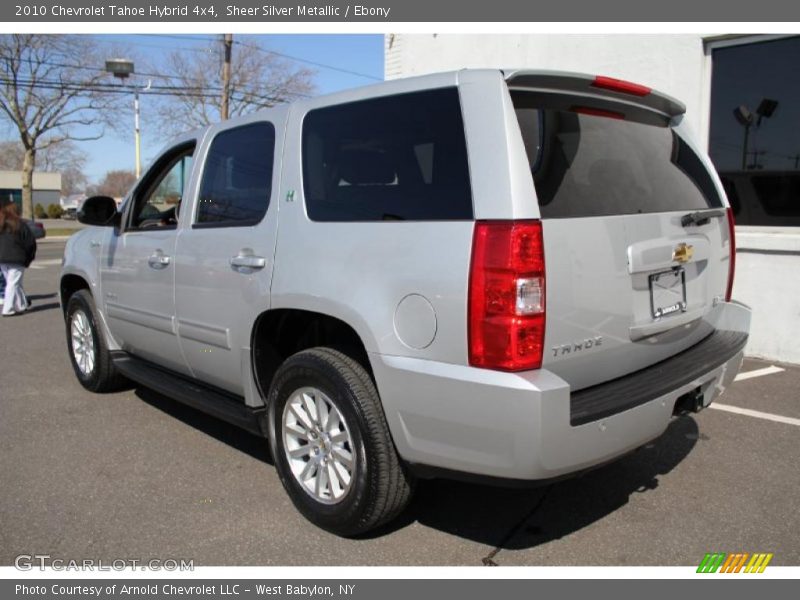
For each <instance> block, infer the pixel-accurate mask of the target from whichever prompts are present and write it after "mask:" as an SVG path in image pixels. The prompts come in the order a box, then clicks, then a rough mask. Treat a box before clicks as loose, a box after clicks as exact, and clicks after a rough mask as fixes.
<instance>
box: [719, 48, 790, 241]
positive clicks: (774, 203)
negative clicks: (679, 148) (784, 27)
mask: <svg viewBox="0 0 800 600" xmlns="http://www.w3.org/2000/svg"><path fill="white" fill-rule="evenodd" d="M712 58H713V61H714V68H713V69H712V78H711V136H710V142H709V154H710V155H711V159H712V160H713V161H714V165H715V166H716V168H717V170H718V171H719V172H720V176H721V177H722V180H723V182H725V184H726V185H725V188H726V192H727V193H728V198H729V199H730V200H731V205H732V206H733V208H734V214H735V216H736V223H737V224H738V225H772V226H778V227H786V226H795V227H796V226H800V71H799V70H798V64H800V37H789V38H784V39H779V40H774V41H768V42H759V43H757V44H744V45H740V46H730V47H726V48H718V49H715V50H714V51H713V53H712ZM734 198H735V199H736V201H734Z"/></svg>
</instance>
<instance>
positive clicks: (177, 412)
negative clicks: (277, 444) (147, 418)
mask: <svg viewBox="0 0 800 600" xmlns="http://www.w3.org/2000/svg"><path fill="white" fill-rule="evenodd" d="M134 393H135V394H136V396H137V397H138V398H139V399H141V400H143V401H144V402H146V403H147V404H149V405H150V406H152V407H153V408H157V409H158V410H160V411H162V412H164V413H166V414H168V415H169V416H171V417H174V418H176V419H178V420H179V421H181V422H183V423H185V424H186V425H189V426H190V427H194V428H195V429H197V430H198V431H202V432H203V433H205V434H207V435H210V436H211V437H213V438H214V439H216V440H218V441H220V442H222V443H224V444H227V445H228V446H230V447H232V448H235V449H236V450H239V451H240V452H244V453H245V454H247V455H249V456H252V457H253V458H255V459H258V460H261V461H264V462H265V463H267V464H269V465H272V464H273V462H272V456H270V452H269V444H268V443H267V440H265V439H264V438H260V437H258V436H256V435H253V434H251V433H248V432H247V431H244V430H243V429H240V428H239V427H236V426H235V425H230V424H229V423H226V422H224V421H221V420H219V419H217V418H215V417H212V416H209V415H207V414H205V413H203V412H201V411H199V410H197V409H194V408H192V407H191V406H186V405H185V404H181V403H180V402H177V401H176V400H173V399H172V398H168V397H167V396H164V395H162V394H159V393H158V392H154V391H153V390H150V389H148V388H145V387H141V386H137V387H136V389H135V392H134Z"/></svg>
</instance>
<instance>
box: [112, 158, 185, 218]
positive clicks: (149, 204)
mask: <svg viewBox="0 0 800 600" xmlns="http://www.w3.org/2000/svg"><path fill="white" fill-rule="evenodd" d="M193 154H194V143H191V144H188V145H184V146H181V147H179V148H176V149H174V150H171V151H170V152H168V153H167V154H165V155H164V156H163V157H162V158H161V159H160V160H159V161H158V162H156V164H155V166H154V167H153V168H152V169H151V170H150V172H149V173H148V174H147V175H145V177H144V178H143V179H142V181H141V183H140V184H139V186H138V187H137V190H136V192H135V193H134V205H133V213H132V214H131V219H130V224H129V227H128V229H154V228H169V227H175V226H176V225H177V223H178V216H179V215H180V208H181V203H182V201H183V198H184V192H185V191H186V187H187V184H188V182H189V176H190V175H191V172H192V156H193Z"/></svg>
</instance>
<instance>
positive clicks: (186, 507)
mask: <svg viewBox="0 0 800 600" xmlns="http://www.w3.org/2000/svg"><path fill="white" fill-rule="evenodd" d="M62 249H63V242H57V241H51V242H43V243H41V244H40V246H39V254H38V259H37V262H36V263H34V265H33V268H31V269H30V270H29V271H28V272H27V273H26V275H25V287H26V290H27V292H28V294H29V295H30V296H31V298H32V299H33V301H34V307H33V310H32V311H31V312H30V313H28V314H25V315H23V316H19V317H12V318H6V319H1V320H0V340H2V344H1V345H0V348H1V349H2V350H1V351H2V354H1V356H2V363H0V364H2V369H0V564H2V565H10V564H13V561H14V558H15V557H16V556H17V555H19V554H49V555H51V557H53V558H61V559H84V558H95V559H97V558H102V559H104V560H106V561H111V560H115V559H120V558H136V559H141V560H144V559H150V558H160V559H162V560H163V559H168V558H172V559H180V558H182V559H187V560H188V559H193V560H194V562H195V565H318V564H319V565H477V566H480V565H493V564H497V565H692V564H695V565H696V564H698V563H699V562H700V560H701V559H702V557H703V556H704V554H705V553H706V552H741V551H743V552H749V553H754V552H772V553H774V555H775V556H774V558H773V560H772V563H771V564H773V565H798V564H800V536H798V535H797V532H798V531H799V530H800V504H799V503H798V492H799V491H800V468H798V458H800V427H799V426H798V424H797V421H796V420H797V419H798V418H800V394H798V389H800V367H796V366H795V367H792V366H789V365H780V366H782V367H783V368H784V369H785V370H783V371H781V372H779V373H775V374H770V375H765V376H762V377H756V378H751V379H747V380H744V381H739V382H736V383H734V384H733V385H732V386H731V387H730V388H729V389H728V391H727V392H726V393H725V395H724V396H723V397H722V398H720V399H719V400H718V403H719V404H724V405H728V406H734V407H739V408H746V409H750V410H755V411H762V412H767V413H772V414H777V415H781V416H784V417H792V418H794V419H795V421H794V422H791V421H790V422H786V423H784V422H775V421H771V420H766V419H763V418H758V417H754V416H746V415H741V414H736V413H731V412H727V411H722V410H711V409H709V410H705V411H703V412H702V413H700V414H698V415H693V416H687V417H681V418H678V419H675V420H674V421H673V422H672V424H671V425H670V426H669V428H668V430H667V431H666V433H665V434H664V435H663V436H662V437H660V438H659V439H658V440H656V441H655V442H653V443H652V444H650V445H648V446H647V447H645V448H642V449H640V450H638V451H637V452H635V453H633V454H631V455H629V456H627V457H625V458H623V459H622V460H619V461H617V462H615V463H613V464H611V465H609V466H606V467H604V468H601V469H598V470H595V471H592V472H590V473H588V474H586V475H584V476H582V477H579V478H575V479H571V480H567V481H564V482H561V483H558V484H554V485H551V486H549V487H545V488H540V489H533V490H508V489H500V488H492V487H484V486H479V485H472V484H465V483H456V482H449V481H423V482H420V484H419V486H418V488H417V493H416V496H415V499H414V501H413V502H412V504H411V506H410V507H409V508H408V510H406V511H405V513H404V514H403V515H401V517H400V518H399V519H397V520H396V521H395V522H394V523H392V524H390V525H389V526H387V527H385V528H383V529H382V530H380V531H377V532H375V533H373V534H371V535H369V536H367V537H364V538H361V539H356V540H344V539H340V538H337V537H335V536H333V535H330V534H328V533H326V532H324V531H321V530H319V529H317V528H316V527H314V526H312V525H311V524H309V523H308V522H306V521H305V520H304V519H303V518H302V517H301V516H300V515H299V513H298V512H297V511H296V510H295V509H294V507H293V506H292V504H291V502H290V501H289V499H288V497H287V496H286V494H285V493H284V491H283V488H282V487H281V484H280V482H279V480H278V477H277V475H276V473H275V470H274V468H273V467H272V466H271V459H270V457H269V453H268V450H267V448H266V443H265V442H264V441H263V440H261V439H259V438H256V437H254V436H250V435H249V434H246V433H243V432H242V431H240V430H238V429H236V428H235V427H232V426H228V425H226V424H223V423H220V422H218V421H215V420H214V419H212V418H210V417H207V416H205V415H203V414H201V413H199V412H196V411H194V410H192V409H190V408H187V407H184V406H182V405H180V404H178V403H176V402H174V401H172V400H170V399H168V398H165V397H163V396H161V395H159V394H156V393H154V392H151V391H149V390H146V389H144V388H139V389H132V390H129V391H124V392H119V393H114V394H107V395H94V394H91V393H89V392H87V391H85V390H84V389H83V388H82V387H81V386H80V385H79V384H78V382H77V380H76V379H75V377H74V375H73V373H72V369H71V366H70V363H69V359H68V356H67V350H66V342H65V334H64V325H63V320H62V315H61V312H60V310H59V308H58V299H57V296H56V291H57V279H58V272H59V264H60V260H59V258H60V256H61V252H62ZM770 364H772V363H765V362H763V361H756V360H747V361H746V363H745V366H744V368H743V371H753V370H757V369H762V368H765V367H767V366H769V365H770Z"/></svg>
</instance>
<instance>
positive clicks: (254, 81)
mask: <svg viewBox="0 0 800 600" xmlns="http://www.w3.org/2000/svg"><path fill="white" fill-rule="evenodd" d="M224 50H225V47H224V46H223V44H222V42H221V41H220V42H219V43H215V44H214V46H213V47H212V48H210V49H209V52H203V53H200V52H183V53H182V52H173V53H172V54H170V55H169V56H168V58H167V61H166V65H165V66H163V67H162V68H161V70H165V71H167V72H169V73H174V74H175V75H174V77H171V78H170V79H169V80H168V83H169V84H170V85H172V86H175V87H177V88H180V89H179V90H177V91H175V93H174V95H171V96H168V97H165V98H164V99H163V100H162V101H161V102H160V103H159V107H158V109H157V113H158V117H159V121H160V124H161V126H162V127H166V128H168V129H170V130H171V131H173V132H176V131H178V130H186V129H193V128H196V127H203V126H205V125H208V124H209V123H215V122H217V121H220V120H222V119H221V117H222V105H223V97H224V94H223V93H222V88H223V86H222V79H223V77H222V70H223V66H224V60H223V52H224ZM314 74H315V73H314V71H312V70H310V69H306V68H296V67H294V66H293V65H292V63H291V62H290V61H288V60H286V59H284V58H282V57H280V56H278V55H277V54H273V53H270V52H269V51H268V50H265V49H262V48H261V47H260V46H258V45H257V44H256V43H255V42H249V41H248V42H239V43H237V40H234V45H233V53H232V59H231V65H230V84H229V85H230V92H229V102H228V114H229V116H230V117H235V116H237V115H243V114H247V113H250V112H253V111H254V110H258V109H259V108H267V107H270V106H275V105H276V104H280V103H282V102H288V101H291V100H294V99H296V98H299V97H303V96H307V95H309V94H311V93H313V92H314V89H315V86H314V82H313V79H314Z"/></svg>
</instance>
